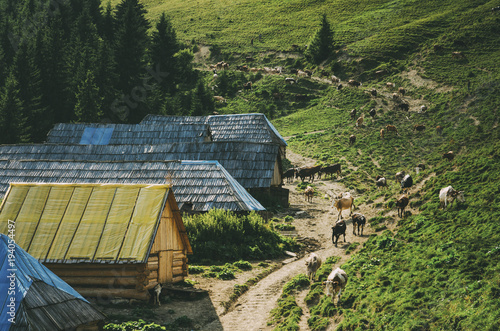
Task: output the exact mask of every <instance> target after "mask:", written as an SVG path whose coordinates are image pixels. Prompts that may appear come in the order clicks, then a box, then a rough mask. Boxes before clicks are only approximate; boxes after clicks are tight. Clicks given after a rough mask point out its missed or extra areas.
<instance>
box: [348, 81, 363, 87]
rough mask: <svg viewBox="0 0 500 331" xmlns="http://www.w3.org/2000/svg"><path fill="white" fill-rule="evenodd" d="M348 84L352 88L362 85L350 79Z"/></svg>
mask: <svg viewBox="0 0 500 331" xmlns="http://www.w3.org/2000/svg"><path fill="white" fill-rule="evenodd" d="M347 84H349V86H352V87H360V86H361V85H362V84H361V82H358V81H357V80H354V79H349V81H348V82H347Z"/></svg>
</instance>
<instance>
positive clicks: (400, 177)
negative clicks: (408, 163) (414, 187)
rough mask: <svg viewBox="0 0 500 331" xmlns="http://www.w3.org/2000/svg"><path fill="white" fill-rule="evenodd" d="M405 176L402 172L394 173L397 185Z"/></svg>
mask: <svg viewBox="0 0 500 331" xmlns="http://www.w3.org/2000/svg"><path fill="white" fill-rule="evenodd" d="M405 175H406V172H405V171H404V170H402V171H400V172H398V173H396V176H395V177H396V182H398V183H401V181H402V180H403V177H404V176H405Z"/></svg>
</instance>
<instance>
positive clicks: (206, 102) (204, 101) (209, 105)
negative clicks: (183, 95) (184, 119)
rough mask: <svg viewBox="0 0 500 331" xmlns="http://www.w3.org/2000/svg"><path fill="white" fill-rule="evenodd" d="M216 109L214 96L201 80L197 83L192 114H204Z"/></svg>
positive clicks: (192, 103)
mask: <svg viewBox="0 0 500 331" xmlns="http://www.w3.org/2000/svg"><path fill="white" fill-rule="evenodd" d="M214 111H215V104H214V98H213V97H212V95H211V94H210V93H209V92H208V90H207V89H206V88H205V85H204V84H203V82H202V81H201V80H199V81H198V83H197V84H196V89H195V90H194V92H193V97H192V102H191V115H192V116H203V115H207V114H212V113H213V112H214Z"/></svg>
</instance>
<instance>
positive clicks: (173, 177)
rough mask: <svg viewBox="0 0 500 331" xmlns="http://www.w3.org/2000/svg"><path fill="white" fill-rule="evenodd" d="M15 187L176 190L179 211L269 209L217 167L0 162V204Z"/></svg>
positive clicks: (192, 163)
mask: <svg viewBox="0 0 500 331" xmlns="http://www.w3.org/2000/svg"><path fill="white" fill-rule="evenodd" d="M10 183H46V184H48V183H88V184H91V183H95V184H106V183H116V184H140V183H142V184H166V183H170V184H172V191H173V192H174V195H175V199H176V201H177V204H178V205H179V209H183V208H184V209H186V211H188V210H187V209H189V212H193V213H197V212H206V211H208V210H210V209H212V208H216V209H224V210H231V211H234V212H242V213H244V212H250V211H256V212H259V213H261V214H264V212H265V208H264V207H263V206H262V205H261V204H260V203H259V202H258V201H257V200H255V198H253V197H252V196H251V195H250V194H249V193H248V192H247V190H245V188H243V187H242V186H241V185H240V184H239V183H238V182H237V181H236V180H235V179H234V178H233V177H232V176H231V175H230V174H229V173H228V172H227V170H226V169H224V167H223V166H222V165H221V164H220V163H219V162H217V161H177V160H176V161H72V160H1V159H0V199H2V198H3V197H4V195H5V193H6V192H7V190H8V188H9V184H10Z"/></svg>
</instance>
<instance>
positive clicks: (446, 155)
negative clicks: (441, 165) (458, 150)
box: [443, 151, 455, 162]
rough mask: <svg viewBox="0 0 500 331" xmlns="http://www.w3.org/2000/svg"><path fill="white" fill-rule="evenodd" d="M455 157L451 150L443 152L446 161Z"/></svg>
mask: <svg viewBox="0 0 500 331" xmlns="http://www.w3.org/2000/svg"><path fill="white" fill-rule="evenodd" d="M454 158H455V154H454V153H453V151H449V152H446V153H444V154H443V159H447V160H448V161H450V162H451V161H452V160H453V159H454Z"/></svg>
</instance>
